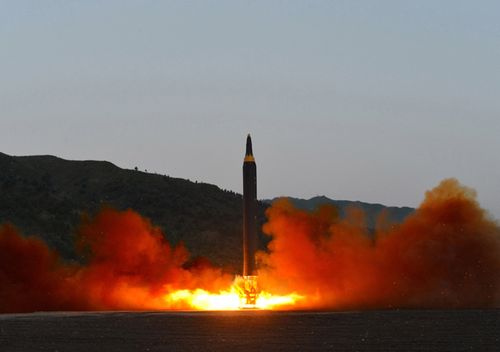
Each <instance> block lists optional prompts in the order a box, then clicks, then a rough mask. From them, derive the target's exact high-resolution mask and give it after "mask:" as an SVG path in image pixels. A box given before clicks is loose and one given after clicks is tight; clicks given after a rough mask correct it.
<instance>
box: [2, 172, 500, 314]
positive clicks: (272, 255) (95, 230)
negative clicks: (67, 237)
mask: <svg viewBox="0 0 500 352" xmlns="http://www.w3.org/2000/svg"><path fill="white" fill-rule="evenodd" d="M267 216H268V223H267V224H266V225H265V227H264V230H265V231H266V232H267V233H268V234H270V235H271V236H272V241H271V242H270V244H269V246H268V252H267V253H260V254H259V256H258V259H259V262H260V265H261V269H260V271H259V277H260V280H261V284H262V286H263V288H264V289H265V290H266V291H268V292H273V293H280V294H288V293H291V292H296V293H299V294H300V295H303V296H305V298H304V299H303V300H301V301H300V302H299V303H298V304H297V306H296V307H297V308H299V309H301V308H321V309H350V308H360V309H363V308H395V307H415V308H417V307H429V308H438V307H439V308H459V307H495V306H499V301H500V297H499V292H500V277H499V275H498V272H499V271H500V227H499V226H498V224H497V223H496V222H494V221H493V220H491V219H490V218H489V217H488V215H487V214H486V212H485V211H484V210H483V209H482V208H480V206H479V204H478V203H477V201H476V198H475V192H474V191H473V190H471V189H469V188H466V187H463V186H461V185H460V184H459V183H458V182H457V181H456V180H454V179H448V180H444V181H443V182H442V183H441V184H440V185H439V186H437V187H436V188H435V189H433V190H431V191H429V192H427V194H426V197H425V199H424V201H423V202H422V204H421V205H420V207H419V208H418V209H417V210H416V211H415V213H414V214H413V215H411V216H410V217H408V218H407V220H406V221H405V222H404V223H402V224H399V225H392V224H390V223H388V222H387V221H384V219H383V217H382V218H381V219H380V220H379V224H378V229H377V230H376V234H375V236H374V237H373V236H371V235H370V234H368V233H367V230H366V228H365V226H364V225H363V213H362V212H360V211H357V210H355V209H353V210H352V212H351V213H350V214H348V216H347V217H346V218H345V219H340V218H339V217H338V215H337V212H336V210H335V208H333V207H328V206H326V207H320V208H319V209H318V210H316V211H314V212H306V211H303V210H298V209H295V208H293V207H292V205H291V204H290V203H288V202H286V201H278V202H276V203H275V204H274V205H273V206H272V207H271V208H270V209H269V210H268V214H267ZM77 238H78V240H77V243H76V244H75V246H76V248H77V250H78V251H79V253H81V255H82V258H83V264H82V263H64V262H62V261H61V260H60V258H59V256H58V255H57V253H55V252H54V251H52V250H51V249H49V248H48V247H47V245H45V244H44V243H43V242H42V241H40V240H39V239H37V238H34V237H23V236H21V235H20V234H19V233H18V232H17V231H16V229H15V228H14V227H12V226H10V225H3V226H2V227H1V228H0V312H26V311H36V310H109V309H111V310H113V309H139V310H140V309H188V308H190V307H189V306H187V305H185V304H182V302H181V303H179V302H177V303H176V302H173V301H169V300H165V299H164V296H165V295H166V294H169V293H172V292H174V291H176V290H181V289H186V290H195V289H198V288H201V289H204V290H207V291H210V292H217V291H219V290H222V289H226V288H228V287H229V286H230V285H231V282H232V279H233V275H232V274H234V273H231V274H230V273H225V272H224V271H223V270H222V269H221V268H217V267H214V266H212V265H211V264H210V263H209V262H208V261H207V260H204V259H201V258H195V259H190V257H189V253H188V250H187V249H186V248H185V247H184V246H183V245H182V244H181V245H178V246H175V247H173V246H171V245H170V244H169V243H168V241H167V240H166V239H165V236H164V235H163V234H162V232H161V231H160V230H159V229H158V228H156V227H155V226H153V225H152V224H151V223H150V222H149V221H148V220H146V219H144V218H143V217H141V216H140V215H139V214H137V213H135V212H134V211H132V210H128V211H122V212H120V211H116V210H113V209H108V208H106V209H103V210H102V211H101V212H100V213H99V214H98V215H97V216H96V217H95V218H92V219H83V221H82V225H81V226H80V229H79V231H78V236H77ZM167 238H168V234H167ZM220 245H221V246H223V245H224V244H223V243H221V244H220Z"/></svg>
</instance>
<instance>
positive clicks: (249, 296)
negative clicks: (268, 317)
mask: <svg viewBox="0 0 500 352" xmlns="http://www.w3.org/2000/svg"><path fill="white" fill-rule="evenodd" d="M236 287H237V288H238V294H239V296H240V308H241V309H255V308H257V298H258V297H259V293H260V289H259V286H258V282H257V276H256V275H251V276H237V277H236Z"/></svg>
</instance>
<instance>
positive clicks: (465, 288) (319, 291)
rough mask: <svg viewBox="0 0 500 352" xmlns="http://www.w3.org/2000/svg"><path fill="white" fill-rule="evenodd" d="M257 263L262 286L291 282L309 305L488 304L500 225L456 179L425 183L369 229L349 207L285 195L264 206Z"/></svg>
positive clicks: (494, 288)
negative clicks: (411, 207)
mask: <svg viewBox="0 0 500 352" xmlns="http://www.w3.org/2000/svg"><path fill="white" fill-rule="evenodd" d="M267 216H268V223H267V224H266V225H265V227H264V231H265V232H266V233H268V234H269V235H271V236H272V241H271V243H270V244H269V253H268V254H265V253H261V255H260V261H261V266H262V269H261V271H260V273H259V275H260V277H261V280H262V281H263V283H264V285H265V287H266V289H267V290H270V291H273V292H289V291H297V292H299V293H301V294H304V295H306V296H307V297H308V299H307V300H305V301H303V302H302V305H303V306H304V307H307V308H312V307H314V308H328V309H351V308H356V309H357V308H360V309H363V308H393V307H407V308H411V307H428V308H458V307H493V306H499V303H500V297H499V292H500V227H499V226H498V224H497V223H495V222H494V221H493V220H491V219H490V218H489V217H488V215H487V213H486V212H485V211H484V210H483V209H481V208H480V206H479V204H478V203H477V201H476V195H475V192H474V191H473V190H471V189H469V188H466V187H463V186H461V185H460V184H459V183H458V182H457V181H456V180H454V179H447V180H444V181H442V182H441V184H440V185H439V186H437V187H436V188H435V189H433V190H431V191H429V192H427V194H426V197H425V199H424V201H423V202H422V204H421V205H420V207H419V208H418V209H417V210H416V211H415V212H414V214H412V215H411V216H410V217H408V218H407V220H406V221H405V222H404V223H402V224H399V225H391V224H389V223H387V222H386V221H384V219H381V221H379V226H378V229H377V230H376V233H375V234H374V236H371V234H369V233H368V231H367V229H366V228H365V226H364V224H363V214H362V213H360V212H359V211H356V210H353V211H352V213H351V214H350V215H348V216H347V218H346V219H339V217H338V216H337V212H336V210H335V209H334V208H333V207H328V206H324V207H321V208H319V209H317V210H316V211H315V212H306V211H303V210H298V209H295V208H294V207H293V206H292V205H291V204H290V203H289V202H287V201H286V200H282V201H278V202H277V203H275V204H274V205H273V206H272V207H271V208H270V209H269V210H268V213H267Z"/></svg>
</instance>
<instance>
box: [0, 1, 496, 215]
mask: <svg viewBox="0 0 500 352" xmlns="http://www.w3.org/2000/svg"><path fill="white" fill-rule="evenodd" d="M249 132H250V133H251V134H252V137H253V140H254V153H255V156H256V159H257V167H258V196H259V198H270V197H275V196H279V195H290V196H296V197H303V198H309V197H312V196H315V195H326V196H328V197H331V198H334V199H348V200H362V201H367V202H378V203H383V204H387V205H408V206H416V205H417V204H418V203H419V202H420V201H421V200H422V199H423V196H424V192H425V191H426V190H428V189H430V188H432V187H434V186H435V185H437V183H438V182H439V181H440V180H441V179H443V178H445V177H456V178H458V179H459V180H460V181H461V182H462V183H464V184H466V185H468V186H471V187H473V188H475V189H476V190H477V191H478V194H479V199H480V201H481V204H482V205H483V207H485V208H487V209H489V210H490V211H491V213H493V214H494V216H495V217H496V218H500V157H499V153H500V2H498V1H457V0H449V1H435V0H432V1H399V0H394V1H234V0H231V1H91V0H86V1H19V0H12V1H1V0H0V151H1V152H4V153H7V154H12V155H28V154H52V155H57V156H60V157H63V158H67V159H94V160H109V161H111V162H113V163H115V164H117V165H118V166H120V167H125V168H133V167H134V166H138V167H139V168H140V169H142V170H144V169H147V170H149V171H153V172H158V173H161V174H168V175H171V176H175V177H182V178H189V179H191V180H198V181H203V182H208V183H213V184H216V185H218V186H219V187H221V188H225V189H231V190H234V191H237V192H241V189H242V180H241V164H242V159H243V154H244V147H245V137H246V134H247V133H249ZM0 172H1V171H0Z"/></svg>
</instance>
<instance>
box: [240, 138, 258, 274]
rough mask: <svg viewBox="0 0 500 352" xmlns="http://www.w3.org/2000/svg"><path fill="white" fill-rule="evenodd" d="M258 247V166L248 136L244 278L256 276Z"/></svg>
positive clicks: (244, 203) (244, 195)
mask: <svg viewBox="0 0 500 352" xmlns="http://www.w3.org/2000/svg"><path fill="white" fill-rule="evenodd" d="M256 246H257V165H256V164H255V158H254V156H253V152H252V139H251V138H250V134H249V135H248V136H247V146H246V153H245V159H244V161H243V276H244V277H247V276H254V275H256V272H255V250H256Z"/></svg>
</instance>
